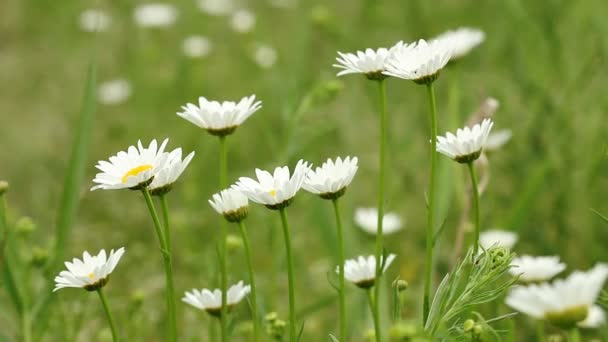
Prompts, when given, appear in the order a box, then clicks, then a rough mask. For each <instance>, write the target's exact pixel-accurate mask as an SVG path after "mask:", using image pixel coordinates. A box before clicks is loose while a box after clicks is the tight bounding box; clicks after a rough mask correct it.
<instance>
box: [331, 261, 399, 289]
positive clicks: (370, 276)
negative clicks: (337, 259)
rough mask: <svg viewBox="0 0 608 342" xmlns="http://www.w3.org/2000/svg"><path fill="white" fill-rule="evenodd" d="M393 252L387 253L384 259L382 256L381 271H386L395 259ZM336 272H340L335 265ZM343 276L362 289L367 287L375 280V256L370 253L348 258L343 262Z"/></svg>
mask: <svg viewBox="0 0 608 342" xmlns="http://www.w3.org/2000/svg"><path fill="white" fill-rule="evenodd" d="M395 257H396V255H395V254H389V255H388V256H387V257H386V260H384V258H382V259H381V260H380V264H381V265H382V273H384V272H386V270H387V269H388V267H389V266H390V265H391V263H392V262H393V260H395ZM336 273H340V268H339V267H336ZM344 278H345V279H346V280H348V281H350V282H352V283H353V284H355V285H356V286H358V287H360V288H362V289H369V288H370V287H372V286H374V284H375V282H376V257H375V256H374V255H370V256H367V257H364V256H359V257H357V258H356V259H348V260H346V261H345V262H344Z"/></svg>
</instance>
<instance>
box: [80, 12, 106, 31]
mask: <svg viewBox="0 0 608 342" xmlns="http://www.w3.org/2000/svg"><path fill="white" fill-rule="evenodd" d="M78 23H79V25H80V29H82V30H83V31H85V32H102V31H106V30H107V29H108V28H109V27H110V24H111V23H112V18H111V17H110V15H109V14H107V13H106V12H104V11H102V10H99V9H88V10H85V11H83V12H82V13H80V17H79V18H78Z"/></svg>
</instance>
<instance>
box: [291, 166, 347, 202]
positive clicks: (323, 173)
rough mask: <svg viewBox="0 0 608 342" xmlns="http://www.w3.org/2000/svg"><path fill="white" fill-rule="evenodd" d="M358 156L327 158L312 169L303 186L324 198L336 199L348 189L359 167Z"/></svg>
mask: <svg viewBox="0 0 608 342" xmlns="http://www.w3.org/2000/svg"><path fill="white" fill-rule="evenodd" d="M357 162H358V159H357V157H354V158H352V159H351V158H350V157H346V158H345V159H344V160H342V159H341V158H340V157H338V158H337V159H336V161H335V162H334V161H333V160H331V159H327V161H326V162H325V163H323V165H321V167H317V168H316V169H315V170H310V172H308V174H307V176H306V180H305V181H304V184H303V185H302V187H303V188H304V189H305V190H307V191H309V192H312V193H313V194H317V195H319V196H321V198H324V199H336V198H338V197H340V196H342V195H344V192H345V191H346V187H347V186H348V185H350V183H351V182H352V180H353V177H355V174H356V173H357V170H358V169H359V166H357Z"/></svg>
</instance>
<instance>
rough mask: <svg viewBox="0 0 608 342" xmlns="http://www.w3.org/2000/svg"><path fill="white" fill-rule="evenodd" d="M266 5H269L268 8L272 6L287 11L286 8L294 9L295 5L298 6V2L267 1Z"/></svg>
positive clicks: (291, 0) (286, 0)
mask: <svg viewBox="0 0 608 342" xmlns="http://www.w3.org/2000/svg"><path fill="white" fill-rule="evenodd" d="M268 3H269V4H270V6H273V7H276V8H283V9H288V8H294V7H296V5H297V4H298V1H297V0H268Z"/></svg>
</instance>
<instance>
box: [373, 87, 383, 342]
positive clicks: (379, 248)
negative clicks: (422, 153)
mask: <svg viewBox="0 0 608 342" xmlns="http://www.w3.org/2000/svg"><path fill="white" fill-rule="evenodd" d="M378 101H379V107H380V144H379V145H380V151H379V153H380V156H379V166H378V168H379V173H378V223H377V225H378V231H377V233H376V286H375V287H374V297H375V298H376V299H377V298H380V288H381V286H380V277H381V276H382V267H381V266H382V253H383V248H384V246H383V241H382V240H383V236H384V235H383V232H382V222H383V220H384V178H385V172H386V167H385V164H386V83H385V81H384V80H380V81H378ZM379 302H380V301H379V300H376V301H374V305H375V311H376V314H378V312H379V308H378V305H379ZM381 340H382V338H381V336H380V329H379V327H378V328H377V330H376V341H381Z"/></svg>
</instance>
